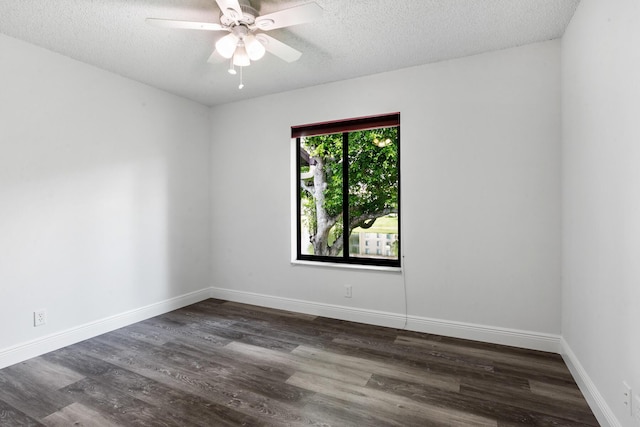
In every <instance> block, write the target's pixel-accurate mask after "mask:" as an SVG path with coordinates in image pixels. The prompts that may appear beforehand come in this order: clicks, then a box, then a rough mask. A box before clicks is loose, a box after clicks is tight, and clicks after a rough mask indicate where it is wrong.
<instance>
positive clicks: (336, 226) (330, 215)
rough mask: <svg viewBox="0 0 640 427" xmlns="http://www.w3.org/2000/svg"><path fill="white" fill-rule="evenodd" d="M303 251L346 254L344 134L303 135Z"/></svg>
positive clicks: (301, 150)
mask: <svg viewBox="0 0 640 427" xmlns="http://www.w3.org/2000/svg"><path fill="white" fill-rule="evenodd" d="M299 149H300V180H301V182H300V195H299V197H300V206H301V209H300V220H301V221H300V223H301V233H300V235H301V236H300V238H301V253H302V255H322V256H329V257H338V256H340V257H341V256H342V254H343V251H342V248H343V246H344V244H345V242H344V241H343V238H342V235H343V232H342V230H343V221H342V134H332V135H318V136H311V137H304V138H300V147H299Z"/></svg>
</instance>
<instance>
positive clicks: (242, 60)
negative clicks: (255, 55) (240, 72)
mask: <svg viewBox="0 0 640 427" xmlns="http://www.w3.org/2000/svg"><path fill="white" fill-rule="evenodd" d="M233 65H237V66H238V67H248V66H249V65H251V60H250V58H249V55H248V54H247V50H246V49H245V47H244V43H242V42H240V43H238V47H237V48H236V53H235V54H234V55H233Z"/></svg>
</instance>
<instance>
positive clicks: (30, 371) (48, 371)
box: [10, 357, 84, 390]
mask: <svg viewBox="0 0 640 427" xmlns="http://www.w3.org/2000/svg"><path fill="white" fill-rule="evenodd" d="M10 371H12V372H14V373H15V375H16V376H18V377H20V378H22V379H24V378H29V379H30V381H32V382H33V384H36V385H37V386H39V387H44V388H45V389H48V390H58V389H61V388H62V387H66V386H68V385H69V384H73V383H74V382H76V381H80V380H81V379H82V378H84V376H83V375H81V374H78V373H77V372H75V371H73V370H72V369H68V368H65V367H64V366H60V365H58V364H55V363H51V362H49V361H47V360H45V359H44V358H42V357H35V358H33V359H29V360H27V361H25V362H22V363H18V364H16V365H13V366H12V367H11V369H10Z"/></svg>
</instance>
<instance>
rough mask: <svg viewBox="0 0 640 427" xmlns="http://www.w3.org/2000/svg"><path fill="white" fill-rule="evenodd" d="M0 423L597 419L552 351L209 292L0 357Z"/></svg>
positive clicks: (579, 422)
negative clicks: (51, 347) (39, 351)
mask: <svg viewBox="0 0 640 427" xmlns="http://www.w3.org/2000/svg"><path fill="white" fill-rule="evenodd" d="M0 425H2V426H22V425H47V426H111V425H121V426H262V425H273V426H285V425H286V426H289V425H293V426H298V425H305V426H306V425H313V426H359V427H366V426H471V425H473V426H476V425H477V426H485V425H486V426H512V425H536V426H597V425H598V423H597V421H596V420H595V418H594V416H593V414H592V413H591V411H590V410H589V407H588V406H587V404H586V402H585V400H584V398H583V396H582V395H581V394H580V391H579V390H578V388H577V386H576V384H575V382H574V381H573V379H572V377H571V375H570V374H569V371H568V370H567V368H566V366H565V364H564V363H563V361H562V359H561V358H560V356H558V355H555V354H549V353H543V352H536V351H530V350H523V349H517V348H512V347H503V346H498V345H493V344H486V343H479V342H474V341H465V340H459V339H453V338H445V337H441V336H436V335H427V334H420V333H415V332H408V331H403V330H398V329H389V328H382V327H376V326H369V325H363V324H358V323H351V322H344V321H339V320H332V319H326V318H321V317H313V316H307V315H302V314H295V313H290V312H284V311H278V310H271V309H266V308H260V307H255V306H248V305H242V304H237V303H231V302H225V301H220V300H213V299H210V300H207V301H203V302H201V303H198V304H195V305H192V306H189V307H185V308H183V309H180V310H177V311H174V312H171V313H167V314H165V315H162V316H158V317H155V318H153V319H149V320H146V321H144V322H140V323H137V324H134V325H131V326H128V327H126V328H123V329H119V330H117V331H114V332H110V333H108V334H105V335H101V336H99V337H96V338H93V339H90V340H87V341H84V342H81V343H78V344H75V345H72V346H69V347H66V348H63V349H61V350H57V351H54V352H51V353H48V354H46V355H43V356H40V357H37V358H34V359H31V360H28V361H26V362H23V363H19V364H17V365H14V366H10V367H8V368H5V369H3V370H0Z"/></svg>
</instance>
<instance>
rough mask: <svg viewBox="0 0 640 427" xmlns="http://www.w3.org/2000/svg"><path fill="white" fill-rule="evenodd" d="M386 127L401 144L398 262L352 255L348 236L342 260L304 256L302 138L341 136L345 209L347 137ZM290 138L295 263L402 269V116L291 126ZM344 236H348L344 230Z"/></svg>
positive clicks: (344, 204)
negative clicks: (293, 160)
mask: <svg viewBox="0 0 640 427" xmlns="http://www.w3.org/2000/svg"><path fill="white" fill-rule="evenodd" d="M386 127H397V128H398V141H397V145H398V147H397V150H398V155H397V159H398V160H397V162H398V164H397V167H398V213H397V215H398V258H397V259H381V258H362V257H351V256H349V252H350V251H349V246H348V245H349V236H346V235H345V236H344V241H345V250H343V255H342V257H329V256H323V255H308V254H303V253H302V223H301V222H302V218H301V215H300V213H301V212H302V204H301V197H300V191H301V188H300V169H301V161H300V158H301V155H300V138H301V137H304V136H317V135H327V134H337V133H342V137H343V144H342V158H343V162H342V164H343V169H342V173H343V182H342V203H343V206H349V174H348V165H349V153H348V135H349V132H352V131H361V130H369V129H379V128H386ZM291 138H292V139H293V138H295V141H296V156H295V157H296V260H298V261H311V262H320V263H336V264H350V265H355V266H374V267H397V268H399V267H401V260H402V244H401V236H402V234H401V233H402V231H401V230H402V228H401V227H402V224H401V218H402V216H401V215H400V209H401V191H400V189H401V187H402V186H401V181H400V178H401V177H400V175H401V174H400V171H401V170H400V165H401V164H402V163H401V161H400V154H401V150H400V113H399V112H396V113H390V114H383V115H376V116H366V117H357V118H353V119H345V120H336V121H329V122H321V123H312V124H307V125H301V126H292V127H291ZM343 215H344V218H343V222H344V223H348V219H349V209H343ZM343 233H345V234H346V233H347V230H346V228H344V230H343Z"/></svg>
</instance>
